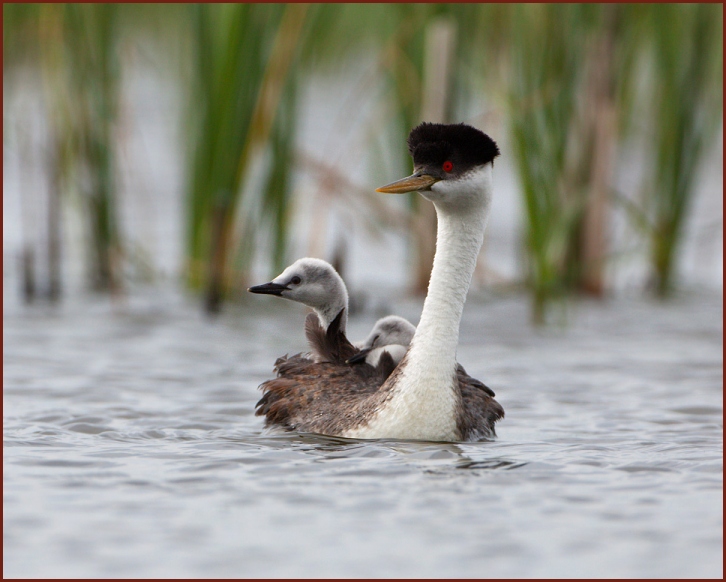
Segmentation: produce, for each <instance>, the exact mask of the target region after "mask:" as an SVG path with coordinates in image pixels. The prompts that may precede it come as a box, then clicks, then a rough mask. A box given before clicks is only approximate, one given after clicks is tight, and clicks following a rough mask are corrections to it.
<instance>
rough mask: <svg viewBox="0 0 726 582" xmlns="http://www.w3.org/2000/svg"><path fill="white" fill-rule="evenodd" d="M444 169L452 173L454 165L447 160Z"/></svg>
mask: <svg viewBox="0 0 726 582" xmlns="http://www.w3.org/2000/svg"><path fill="white" fill-rule="evenodd" d="M442 168H443V170H444V172H451V170H453V169H454V164H452V163H451V162H450V161H449V160H446V161H445V162H444V165H443V166H442Z"/></svg>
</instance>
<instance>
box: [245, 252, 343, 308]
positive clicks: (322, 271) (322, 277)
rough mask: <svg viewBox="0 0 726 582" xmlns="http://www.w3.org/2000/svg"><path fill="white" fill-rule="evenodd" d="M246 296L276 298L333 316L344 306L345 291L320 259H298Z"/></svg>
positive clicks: (250, 290) (330, 266)
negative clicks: (271, 296)
mask: <svg viewBox="0 0 726 582" xmlns="http://www.w3.org/2000/svg"><path fill="white" fill-rule="evenodd" d="M247 290H248V291H249V292H250V293H261V294H265V295H277V296H278V297H283V298H285V299H290V300H291V301H297V302H298V303H303V304H305V305H307V306H309V307H312V308H313V309H316V310H333V311H335V314H336V315H337V313H338V312H340V310H341V309H343V308H346V307H347V306H348V291H347V290H346V287H345V283H344V282H343V279H342V278H341V277H340V275H338V272H337V271H336V270H335V269H334V268H333V266H332V265H331V264H330V263H328V262H326V261H323V260H322V259H314V258H310V257H306V258H304V259H298V260H297V261H295V262H294V263H293V264H292V265H290V266H289V267H287V268H286V269H285V270H284V271H283V272H282V273H280V275H278V276H277V277H275V278H274V279H273V280H272V281H270V282H269V283H264V284H263V285H255V286H254V287H250V288H249V289H247Z"/></svg>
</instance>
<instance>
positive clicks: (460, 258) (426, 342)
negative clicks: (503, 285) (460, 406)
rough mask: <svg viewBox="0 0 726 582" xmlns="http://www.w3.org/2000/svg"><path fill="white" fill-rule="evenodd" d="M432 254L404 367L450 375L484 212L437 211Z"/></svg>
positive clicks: (454, 363)
mask: <svg viewBox="0 0 726 582" xmlns="http://www.w3.org/2000/svg"><path fill="white" fill-rule="evenodd" d="M436 216H437V220H438V230H437V235H436V255H435V257H434V265H433V269H432V270H431V279H430V281H429V288H428V294H427V295H426V300H425V301H424V306H423V311H422V312H421V320H420V322H419V324H418V326H417V328H416V334H415V335H414V336H413V340H411V348H410V350H409V355H408V367H409V369H410V368H412V367H417V368H418V367H420V368H421V369H422V370H426V372H427V373H428V374H432V375H433V374H436V375H439V374H440V373H445V374H449V376H448V377H449V378H451V374H452V373H453V370H454V368H455V367H456V348H457V346H458V343H459V324H460V322H461V314H462V312H463V310H464V303H465V302H466V295H467V292H468V291H469V285H470V284H471V278H472V275H473V274H474V268H475V266H476V259H477V255H478V254H479V250H480V249H481V246H482V242H483V241H484V227H485V224H486V218H487V216H486V213H484V212H479V213H477V214H474V215H471V214H469V215H456V214H449V213H447V212H445V211H443V210H441V209H439V208H438V207H437V208H436Z"/></svg>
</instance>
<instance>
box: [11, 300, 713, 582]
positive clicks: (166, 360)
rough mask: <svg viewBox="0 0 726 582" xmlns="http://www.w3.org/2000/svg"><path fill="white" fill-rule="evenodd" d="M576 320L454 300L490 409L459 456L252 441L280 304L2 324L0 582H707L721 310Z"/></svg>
mask: <svg viewBox="0 0 726 582" xmlns="http://www.w3.org/2000/svg"><path fill="white" fill-rule="evenodd" d="M252 306H254V309H255V311H253V307H252ZM395 310H396V311H397V312H399V313H401V314H402V315H404V316H408V317H409V318H411V319H413V320H416V318H417V313H418V310H420V305H417V304H414V303H402V304H400V305H397V306H395ZM576 311H577V317H575V318H573V321H572V323H573V324H572V326H571V327H570V328H568V329H566V330H563V329H555V330H546V331H532V330H531V329H530V328H529V327H528V325H527V323H526V322H527V318H528V306H527V304H526V303H525V302H524V301H520V300H518V299H502V300H493V301H488V302H482V301H479V302H477V301H474V300H470V302H469V303H468V304H467V306H466V310H465V316H464V318H465V319H464V323H463V326H462V337H461V346H460V349H459V361H461V363H462V364H463V365H464V366H465V367H466V369H467V371H469V372H470V373H471V374H472V375H474V376H476V377H479V378H481V379H482V380H484V381H485V382H486V383H487V384H489V385H490V386H492V387H493V388H494V390H495V391H496V392H497V398H498V400H499V401H500V402H501V403H502V405H503V406H504V408H505V410H506V414H507V415H506V417H505V419H504V420H503V421H502V422H501V423H499V425H498V427H497V431H498V434H499V438H498V439H497V440H496V441H493V442H483V443H464V444H458V443H425V442H410V441H391V440H380V441H357V440H350V439H341V438H328V437H321V436H317V435H309V434H280V433H276V432H274V431H263V430H262V428H261V420H260V419H259V418H257V417H255V416H254V414H253V411H254V404H255V402H256V400H257V398H258V396H259V394H258V392H257V386H258V384H259V383H260V382H262V381H263V380H265V379H267V378H268V377H269V376H270V373H271V368H272V364H273V362H274V359H275V358H276V357H277V356H279V355H281V354H283V353H285V352H294V351H296V350H300V349H302V348H304V343H303V334H302V322H303V317H304V313H303V311H302V310H301V309H300V308H299V306H297V305H293V304H287V303H284V304H283V303H282V302H275V303H274V305H272V302H265V303H264V304H263V303H262V302H257V303H250V304H249V305H248V306H247V307H244V308H238V309H236V310H230V311H229V312H228V313H226V314H225V316H224V317H223V318H222V319H220V320H217V321H209V320H207V319H205V318H204V317H203V316H202V315H201V314H199V313H198V310H197V307H196V305H191V304H189V303H187V302H186V301H185V300H184V299H182V298H180V297H178V296H176V295H174V294H172V293H168V294H163V295H160V296H154V295H150V296H143V295H140V296H139V297H136V298H134V299H133V300H132V301H131V302H130V303H128V304H126V305H122V306H118V305H116V306H114V305H111V306H109V305H107V304H106V303H105V302H104V301H102V300H89V301H87V302H85V303H83V304H78V305H65V306H63V307H62V308H60V309H59V310H58V311H50V310H46V309H45V308H42V307H36V308H34V309H31V310H22V309H20V308H12V309H8V308H7V307H6V312H5V320H4V327H3V331H4V366H3V370H4V436H5V441H4V443H5V449H4V551H5V554H4V575H5V576H8V577H31V576H32V577H41V576H53V577H63V576H74V577H86V576H94V577H116V576H122V577H134V576H149V577H153V576H167V577H170V576H175V577H176V576H210V577H211V576H240V577H241V576H257V577H286V576H298V577H301V576H379V577H380V576H398V577H405V576H452V577H483V576H514V577H527V576H555V577H558V576H616V577H619V576H632V577H660V576H677V577H690V576H704V577H705V576H708V577H710V576H714V577H720V576H721V575H722V549H721V548H722V483H723V480H722V479H723V477H722V475H723V462H722V435H723V422H722V418H723V412H722V411H723V408H722V386H723V374H722V363H723V359H722V343H723V340H722V323H721V322H722V298H721V296H720V295H719V296H705V297H704V296H697V297H692V298H688V299H679V300H676V301H674V302H671V303H667V304H662V305H660V304H648V303H645V302H626V301H614V302H611V303H609V304H589V303H584V304H581V305H579V306H578V307H577V308H576ZM374 319H375V317H374V316H373V315H371V316H370V317H360V318H358V319H352V320H351V322H350V324H349V327H350V333H351V336H352V337H354V338H356V339H357V338H359V337H363V336H364V335H366V332H367V330H368V329H369V328H370V326H371V325H372V323H373V320H374Z"/></svg>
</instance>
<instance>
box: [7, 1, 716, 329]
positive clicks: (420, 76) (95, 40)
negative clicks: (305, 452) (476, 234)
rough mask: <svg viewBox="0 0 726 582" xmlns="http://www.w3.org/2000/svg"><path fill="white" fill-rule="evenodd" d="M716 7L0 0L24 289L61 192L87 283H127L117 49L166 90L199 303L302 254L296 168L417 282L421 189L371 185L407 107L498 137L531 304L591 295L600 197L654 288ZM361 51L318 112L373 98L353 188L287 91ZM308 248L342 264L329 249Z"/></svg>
mask: <svg viewBox="0 0 726 582" xmlns="http://www.w3.org/2000/svg"><path fill="white" fill-rule="evenodd" d="M722 22H723V8H722V5H720V4H668V5H654V4H647V5H630V4H612V5H610V4H602V5H600V4H582V5H577V4H556V5H547V4H527V5H505V4H370V5H363V4H310V5H306V4H289V5H285V4H199V5H194V4H188V5H173V4H158V5H153V4H150V5H147V4H65V5H62V4H4V5H3V48H4V63H3V64H4V77H3V92H4V95H5V102H6V106H5V107H4V128H5V129H4V134H3V141H4V149H7V148H8V147H13V148H15V149H16V150H17V151H18V152H20V153H19V155H20V157H21V158H22V156H23V155H26V156H30V155H36V156H37V155H42V162H41V164H40V165H42V167H44V168H45V173H46V175H47V188H46V189H47V196H46V199H45V202H44V204H43V205H42V208H43V211H42V212H43V213H44V214H45V215H46V216H45V217H42V218H41V217H39V216H38V213H39V211H38V210H37V209H28V208H25V209H23V216H31V217H32V218H31V219H30V220H29V221H26V222H27V224H24V226H23V229H24V230H23V232H24V234H23V237H24V243H23V245H22V249H21V252H20V254H21V257H20V260H21V265H22V268H21V270H20V272H21V278H22V289H23V293H24V297H25V298H26V300H28V301H30V300H32V299H33V298H34V297H36V296H37V295H39V294H41V292H40V289H41V288H42V289H45V290H47V296H48V297H50V298H51V299H53V300H57V299H58V298H59V297H61V295H62V289H63V285H62V281H63V278H62V277H61V272H62V268H61V266H62V260H61V259H62V255H63V253H62V252H61V251H62V249H63V245H62V244H61V240H62V229H61V223H62V222H63V220H64V218H63V217H64V216H65V215H66V214H67V211H66V210H64V209H65V208H66V207H68V206H69V205H71V204H73V205H75V208H77V209H80V211H79V214H80V216H82V219H83V225H82V228H83V231H84V233H85V240H86V245H87V249H86V250H87V252H86V256H87V260H86V273H87V277H88V279H87V280H88V282H89V285H90V286H92V287H93V288H94V289H96V290H99V291H105V292H111V293H121V292H123V289H124V287H125V285H126V279H127V276H126V275H125V274H126V273H127V271H128V263H129V261H131V260H132V258H133V249H132V248H131V247H130V245H129V244H128V243H127V241H126V237H125V234H124V222H123V220H122V218H121V216H120V212H119V192H120V188H119V183H118V182H119V172H118V167H119V156H120V155H121V154H120V150H121V148H120V145H119V144H120V142H121V141H122V136H121V135H120V134H121V133H122V131H123V128H122V127H120V123H119V114H120V113H119V109H120V107H123V100H124V83H125V79H127V77H128V74H129V73H128V68H130V67H133V66H134V64H133V63H134V59H133V58H130V57H129V54H130V53H134V50H136V52H137V53H138V52H141V53H142V54H144V51H152V52H153V53H154V55H155V57H154V58H155V59H156V62H161V63H164V68H165V69H166V71H165V73H166V74H167V75H168V76H170V77H171V78H173V87H174V90H175V91H177V92H178V93H179V96H180V99H181V101H182V102H183V108H182V114H181V115H179V119H178V120H177V124H178V127H179V132H178V135H179V139H180V141H181V142H182V143H183V148H184V152H185V163H184V164H183V166H184V167H183V172H184V175H183V176H180V177H179V179H178V183H179V184H180V188H182V189H183V191H184V194H183V199H184V201H185V202H184V205H183V210H184V215H185V216H184V228H183V229H179V232H180V233H181V234H180V235H179V236H182V237H183V239H184V240H183V248H184V253H185V273H184V281H185V285H186V286H188V288H189V289H191V290H193V291H195V292H197V293H199V295H200V297H202V298H203V301H204V305H205V308H206V309H207V310H208V311H209V312H216V311H218V310H219V309H220V307H221V305H222V304H223V301H224V300H225V299H229V298H230V297H231V296H232V295H233V294H234V293H233V291H234V290H238V289H240V288H244V286H245V285H246V284H247V283H248V279H249V274H250V269H251V266H252V264H253V258H254V257H255V256H257V255H258V254H259V253H264V257H265V260H266V261H267V264H268V265H269V275H270V276H272V275H274V274H277V273H278V272H279V271H280V270H281V269H282V268H283V267H284V266H285V265H286V264H287V263H289V262H291V261H292V260H294V259H295V258H298V257H297V256H291V248H290V236H291V229H292V228H293V224H294V219H295V215H294V213H295V209H296V206H295V205H294V204H293V203H292V201H293V193H294V191H295V187H296V184H295V177H296V176H299V174H300V173H301V172H302V173H307V174H309V175H310V176H312V177H313V178H314V179H315V180H317V182H316V184H317V187H318V189H319V190H320V191H321V192H322V193H323V194H324V193H325V192H329V191H331V190H335V189H338V190H344V191H345V193H343V194H338V195H339V196H342V197H345V196H348V198H343V199H344V201H345V203H346V204H351V205H356V204H357V205H359V208H360V211H361V215H362V216H363V218H362V219H361V220H365V221H367V222H370V223H371V228H374V229H378V230H380V231H386V230H390V229H394V230H395V229H403V230H404V231H406V232H408V233H410V236H409V238H408V240H409V242H410V250H411V252H410V255H409V260H408V261H407V268H408V269H409V280H410V281H411V285H410V289H411V291H412V292H415V293H423V292H425V289H426V284H427V282H428V274H429V271H430V267H431V260H432V257H433V250H434V240H435V238H434V237H435V216H434V214H433V211H432V208H431V205H430V204H422V203H421V202H420V198H419V197H417V196H414V195H411V196H410V198H409V200H408V204H407V206H405V207H389V206H386V204H387V202H384V201H382V200H380V197H377V196H376V195H374V194H373V189H374V187H375V186H376V185H380V184H379V182H383V181H388V180H389V179H394V178H396V177H400V176H404V175H407V174H408V173H409V172H410V167H411V161H410V157H409V155H408V152H407V150H406V136H407V134H408V132H409V130H410V129H411V128H412V127H413V126H414V125H416V124H417V123H419V122H420V121H422V120H427V121H439V122H459V121H465V122H467V123H470V124H472V125H475V126H477V127H479V128H481V129H483V130H484V131H486V132H488V133H490V134H492V135H497V136H501V138H503V139H504V143H506V144H508V146H509V147H508V149H507V150H506V151H504V152H503V155H506V156H508V157H510V158H511V159H512V161H513V164H514V168H515V170H516V174H517V178H518V182H519V186H520V191H521V196H522V203H521V209H522V218H521V224H522V225H523V231H522V233H521V236H522V241H523V246H522V248H523V253H522V260H523V265H524V266H523V268H522V273H523V274H524V275H523V277H522V281H520V282H519V284H520V285H522V286H524V287H526V288H527V289H528V290H529V292H530V293H531V296H532V304H533V311H532V313H533V319H534V320H535V321H544V320H545V315H546V313H547V310H548V307H549V306H551V305H552V304H553V302H554V301H557V300H560V299H562V298H565V297H568V296H571V295H573V294H581V293H585V294H589V295H593V296H596V297H600V296H603V294H604V293H605V292H606V290H607V289H608V287H609V286H608V281H607V276H608V269H607V268H606V267H607V266H608V263H609V262H610V261H611V260H612V259H613V251H612V245H611V241H610V239H611V236H612V235H611V232H612V224H611V223H612V220H613V219H612V215H613V212H614V210H616V209H617V210H620V211H622V212H624V213H625V214H626V215H627V217H628V220H629V221H630V225H631V226H632V228H633V229H635V230H636V231H637V232H638V233H639V242H638V245H639V248H642V249H644V254H645V255H646V256H647V257H648V260H649V268H650V273H651V276H650V280H649V284H648V286H647V289H644V291H647V292H652V293H654V294H656V295H657V296H658V297H667V296H668V295H669V294H670V293H671V292H672V291H673V289H674V287H675V284H676V281H677V275H678V273H677V270H676V265H677V262H676V259H677V256H678V251H679V245H681V243H682V241H683V234H684V222H685V220H686V218H687V217H688V215H689V212H690V211H691V210H692V206H693V199H694V193H695V192H696V186H697V184H696V179H697V176H698V175H699V174H698V172H699V171H700V169H701V166H702V162H703V160H704V158H705V156H706V155H707V154H708V153H709V152H710V151H711V150H712V148H713V144H714V141H715V139H716V138H717V137H718V135H719V132H720V131H721V127H722V113H723V91H722V84H723V74H722V69H723V28H722ZM149 39H151V44H146V45H144V46H145V47H146V48H145V49H143V50H142V49H134V48H133V47H137V46H140V45H139V43H143V42H147V41H148V40H149ZM149 46H150V47H152V48H150V49H149V48H148V47H149ZM130 47H131V48H130ZM361 61H365V62H366V63H372V65H371V66H370V67H369V68H368V69H367V70H368V73H366V74H365V75H364V76H363V77H362V80H361V81H360V82H361V83H362V84H361V86H359V87H354V88H352V90H351V93H352V94H353V97H351V98H350V102H344V103H342V104H341V105H340V109H339V110H336V111H331V112H330V115H331V116H333V117H335V118H336V123H337V124H338V125H339V126H340V132H341V133H342V134H345V133H346V132H348V131H349V130H348V129H347V128H346V126H347V125H351V124H352V123H353V121H354V120H355V119H356V114H357V111H358V110H359V109H360V107H361V104H360V103H358V102H356V100H355V94H356V93H361V94H363V93H365V94H367V95H370V94H373V95H375V100H376V108H375V112H376V113H375V115H374V116H373V118H374V120H375V122H374V123H371V124H368V125H369V127H368V128H367V129H365V130H364V131H363V134H364V136H365V139H364V140H363V141H362V142H356V143H351V144H350V147H351V148H360V150H361V153H360V155H358V156H357V159H359V160H360V164H361V165H365V164H369V169H370V171H369V175H370V177H371V180H370V181H366V182H365V183H361V182H360V181H358V182H356V181H355V180H352V179H349V178H350V176H349V170H350V168H342V167H336V165H335V164H334V163H330V164H328V163H327V161H326V160H319V159H312V158H311V156H310V155H309V152H306V151H305V150H304V149H303V150H302V151H301V148H300V145H299V143H300V135H301V134H300V132H301V126H303V125H304V122H305V120H304V119H301V118H300V114H301V107H300V95H301V88H302V87H304V86H305V83H306V82H307V81H308V80H309V79H311V78H313V77H314V76H316V75H318V76H320V75H323V76H325V75H327V76H328V77H330V78H332V79H335V78H336V77H338V76H340V77H341V78H343V77H344V76H343V75H342V73H344V72H345V71H346V70H347V69H348V68H350V67H352V66H353V64H354V63H356V62H361ZM28 70H31V71H34V72H35V73H37V75H38V76H39V77H40V78H41V80H42V91H43V107H42V115H41V116H42V118H43V119H42V120H40V121H39V120H37V119H34V120H33V119H29V118H27V117H24V116H23V115H30V114H29V113H27V112H26V113H25V114H23V113H22V112H23V111H24V110H22V108H21V109H19V111H21V113H20V114H18V113H16V110H18V109H17V108H16V109H14V110H13V113H10V112H9V109H8V106H7V101H8V97H9V96H12V95H13V91H14V90H15V87H16V85H18V86H19V83H18V82H17V79H18V78H19V77H20V75H21V73H22V72H23V71H28ZM345 78H348V77H345ZM148 82H150V83H153V81H148ZM371 88H373V90H372V89H371ZM497 120H502V122H501V124H500V123H499V122H498V121H497ZM33 123H35V124H37V123H40V124H41V125H42V127H43V128H44V129H43V132H42V133H43V135H44V136H45V137H44V144H43V147H42V148H40V150H37V149H33V148H30V147H29V146H28V145H27V142H28V139H29V138H28V137H27V135H24V132H27V131H29V130H28V129H27V128H28V127H30V126H32V125H33ZM492 126H493V127H494V128H495V130H494V131H492V130H491V129H490V127H492ZM500 126H501V127H500ZM498 139H499V138H498ZM632 144H637V146H636V147H637V150H638V152H640V153H642V159H643V162H642V166H643V170H642V172H640V174H641V176H640V177H639V180H638V181H637V183H631V184H629V185H628V188H629V191H623V189H622V187H620V188H618V187H617V186H616V184H617V180H616V178H617V165H618V161H619V160H621V159H622V158H623V156H624V155H626V153H625V152H627V151H631V150H632V148H633V147H634V146H633V145H632ZM628 147H630V148H631V150H628V149H627V148H628ZM37 151H41V152H42V154H37ZM24 152H25V154H24ZM34 152H35V153H34ZM22 164H23V162H22V160H21V162H20V167H21V168H22V167H24V166H23V165H22ZM20 173H21V176H22V177H21V182H22V181H23V180H25V179H26V174H24V173H23V172H22V170H21V172H20ZM19 188H20V190H21V191H22V190H23V184H22V183H21V184H20V185H19ZM366 189H367V190H369V192H362V191H361V190H366ZM323 194H321V198H319V200H320V201H323V203H324V200H326V198H325V197H324V195H323ZM353 198H355V201H353ZM21 199H22V202H21V204H25V205H26V206H28V205H32V204H34V202H33V200H34V199H33V198H32V197H31V196H26V195H24V194H22V192H21ZM35 224H42V225H44V226H43V228H44V229H45V231H46V236H45V239H44V240H45V243H44V244H45V245H46V248H45V249H44V250H43V252H42V253H41V252H40V251H39V250H38V248H37V242H36V239H35V238H33V237H32V236H30V234H29V233H28V231H29V230H32V228H34V226H33V225H35ZM323 229H324V227H322V226H320V227H319V228H318V226H315V227H314V228H312V229H311V235H310V236H311V237H315V236H320V235H319V233H318V234H316V233H315V230H318V231H320V230H323ZM261 241H262V242H261ZM263 243H264V244H263ZM310 247H311V248H315V245H313V244H311V245H310ZM344 248H345V247H344V245H343V246H341V249H344ZM340 252H341V253H343V250H341V251H340ZM40 255H42V256H43V257H44V261H43V265H45V266H47V268H45V266H44V267H42V268H41V267H40V266H39V265H38V264H37V263H38V260H37V258H36V257H38V256H40ZM323 258H327V259H330V260H334V261H337V262H338V263H339V266H340V267H341V268H343V264H342V258H341V256H338V255H336V256H332V257H323ZM39 278H42V279H43V282H42V285H41V284H40V281H39V282H38V284H36V279H39Z"/></svg>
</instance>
